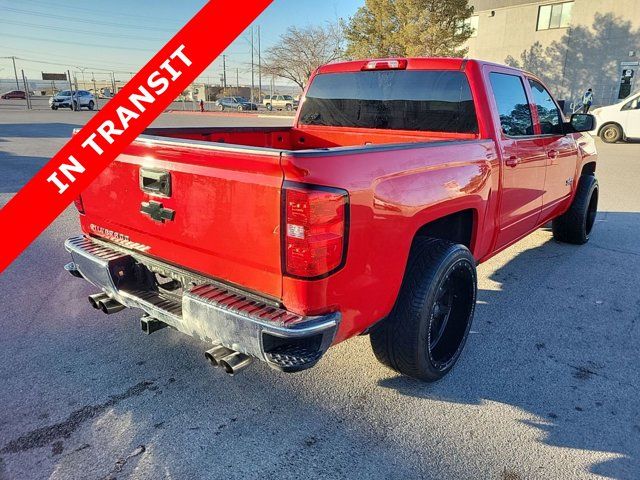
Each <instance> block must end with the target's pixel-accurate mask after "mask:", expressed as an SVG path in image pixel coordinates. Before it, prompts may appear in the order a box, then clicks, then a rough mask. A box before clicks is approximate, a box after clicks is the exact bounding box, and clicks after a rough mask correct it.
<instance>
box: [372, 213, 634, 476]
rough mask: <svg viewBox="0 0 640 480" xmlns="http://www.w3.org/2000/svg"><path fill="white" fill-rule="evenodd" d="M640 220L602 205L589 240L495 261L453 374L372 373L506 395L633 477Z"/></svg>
mask: <svg viewBox="0 0 640 480" xmlns="http://www.w3.org/2000/svg"><path fill="white" fill-rule="evenodd" d="M639 231H640V214H637V213H617V212H605V213H600V214H599V217H598V223H597V224H596V229H595V231H594V233H593V236H592V239H591V240H590V243H589V244H588V245H585V246H573V245H565V244H560V243H557V242H555V241H554V240H551V239H550V240H549V241H547V242H546V243H545V244H543V245H541V246H539V247H537V248H533V249H530V250H525V251H524V252H522V253H520V254H519V255H518V256H516V257H515V258H514V259H513V260H511V261H509V262H508V263H507V264H505V265H503V266H502V267H501V268H499V269H498V270H496V271H495V272H494V274H493V275H492V276H491V280H492V281H493V282H494V284H495V288H491V289H481V290H480V291H479V294H478V305H477V310H476V316H475V320H474V325H473V326H472V327H471V330H472V332H474V334H473V335H470V343H471V345H469V343H468V344H467V348H466V351H465V352H464V353H463V358H462V359H461V362H460V364H459V365H458V366H457V367H456V370H454V374H453V375H451V376H450V377H449V378H445V379H444V380H442V381H440V382H438V383H436V384H431V385H427V384H424V383H421V382H418V381H414V380H412V379H407V378H405V377H400V376H396V377H392V378H388V379H384V380H381V381H380V382H379V384H380V385H381V386H382V387H385V388H389V389H393V390H395V391H397V392H399V393H400V394H402V395H406V396H411V397H417V398H423V399H432V400H438V401H445V402H454V403H460V404H471V405H482V404H484V403H486V402H488V401H490V402H499V403H503V404H508V405H512V406H514V407H517V408H519V409H522V410H524V411H526V412H529V413H531V414H534V415H535V416H537V417H540V419H541V420H540V421H533V422H532V421H528V420H524V422H525V423H527V424H529V425H532V426H535V427H537V428H539V429H540V430H541V431H542V432H544V436H543V437H542V438H543V439H542V441H543V442H544V443H545V444H547V445H550V446H556V447H567V448H571V449H584V450H590V451H601V452H609V453H612V452H613V453H614V454H619V455H620V456H619V457H618V458H616V459H613V460H607V461H605V462H602V463H596V464H593V465H592V467H591V473H593V474H598V475H604V476H606V477H611V478H621V479H622V478H623V479H632V478H640V417H638V412H640V368H639V360H638V347H637V346H638V344H639V343H640V301H639V300H637V299H638V293H637V292H638V290H637V288H638V279H639V278H640V244H639V243H638V242H637V240H635V239H634V238H633V237H634V235H636V234H637V232H639ZM634 232H635V233H634ZM624 239H626V240H624ZM621 240H622V241H621ZM625 241H626V244H625ZM479 269H482V266H480V267H479ZM470 350H471V351H470Z"/></svg>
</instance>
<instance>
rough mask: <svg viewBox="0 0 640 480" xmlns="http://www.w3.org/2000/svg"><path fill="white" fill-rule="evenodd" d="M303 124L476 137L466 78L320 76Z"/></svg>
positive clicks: (429, 73)
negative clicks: (446, 133) (444, 133)
mask: <svg viewBox="0 0 640 480" xmlns="http://www.w3.org/2000/svg"><path fill="white" fill-rule="evenodd" d="M300 123H301V124H303V125H322V126H335V127H352V128H378V129H389V130H418V131H430V132H451V133H454V132H455V133H477V132H478V122H477V119H476V111H475V105H474V103H473V98H472V96H471V89H470V87H469V82H468V81H467V77H466V75H465V74H464V72H461V71H457V70H456V71H453V70H444V71H440V70H377V71H364V72H353V73H352V72H349V73H327V74H320V75H317V76H316V77H315V78H314V80H313V82H312V83H311V85H310V87H309V90H308V91H307V95H306V98H305V100H304V103H303V104H302V107H301V112H300Z"/></svg>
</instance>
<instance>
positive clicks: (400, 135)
mask: <svg viewBox="0 0 640 480" xmlns="http://www.w3.org/2000/svg"><path fill="white" fill-rule="evenodd" d="M144 134H145V135H149V136H152V137H160V138H163V137H164V138H172V139H176V140H191V141H192V140H197V141H204V142H213V143H223V144H230V145H238V146H246V147H258V148H269V149H278V150H289V151H298V150H314V149H331V148H339V147H357V146H365V145H381V144H394V143H416V142H429V141H442V140H465V139H474V138H477V135H474V134H460V133H440V132H415V131H402V130H393V131H388V132H385V131H381V130H376V129H370V130H369V129H363V128H358V129H347V128H338V127H326V126H323V127H314V126H305V127H304V128H296V127H284V128H283V127H240V128H233V129H230V128H224V127H222V128H215V127H198V128H190V127H185V128H182V127H180V128H149V129H147V130H145V132H144Z"/></svg>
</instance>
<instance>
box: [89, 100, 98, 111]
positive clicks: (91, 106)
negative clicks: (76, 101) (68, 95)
mask: <svg viewBox="0 0 640 480" xmlns="http://www.w3.org/2000/svg"><path fill="white" fill-rule="evenodd" d="M95 106H96V104H95V103H93V100H91V101H90V102H89V110H93V107H95Z"/></svg>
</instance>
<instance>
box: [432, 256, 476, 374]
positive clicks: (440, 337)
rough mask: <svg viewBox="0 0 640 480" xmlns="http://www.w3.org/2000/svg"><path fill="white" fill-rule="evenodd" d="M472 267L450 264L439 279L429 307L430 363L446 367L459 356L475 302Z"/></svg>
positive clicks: (465, 262) (461, 262)
mask: <svg viewBox="0 0 640 480" xmlns="http://www.w3.org/2000/svg"><path fill="white" fill-rule="evenodd" d="M474 285H475V282H474V275H473V268H472V266H471V265H470V264H469V262H468V261H466V260H464V261H460V262H458V263H456V264H454V265H452V266H451V267H450V268H449V270H448V271H447V273H446V274H445V275H444V276H443V277H442V278H441V280H440V283H439V286H438V290H437V291H436V295H435V300H434V302H433V304H432V306H431V312H430V322H429V334H428V335H429V336H428V353H429V358H430V360H431V362H432V363H433V365H434V366H435V367H436V368H438V369H439V370H446V369H447V368H449V367H450V366H451V365H452V364H453V363H454V362H455V360H456V359H457V358H458V356H459V354H460V351H461V350H462V346H463V343H464V339H465V338H466V335H467V331H468V328H469V324H470V322H471V316H472V313H473V308H474V304H475V287H474Z"/></svg>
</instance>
